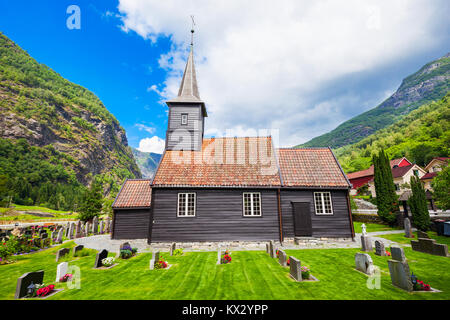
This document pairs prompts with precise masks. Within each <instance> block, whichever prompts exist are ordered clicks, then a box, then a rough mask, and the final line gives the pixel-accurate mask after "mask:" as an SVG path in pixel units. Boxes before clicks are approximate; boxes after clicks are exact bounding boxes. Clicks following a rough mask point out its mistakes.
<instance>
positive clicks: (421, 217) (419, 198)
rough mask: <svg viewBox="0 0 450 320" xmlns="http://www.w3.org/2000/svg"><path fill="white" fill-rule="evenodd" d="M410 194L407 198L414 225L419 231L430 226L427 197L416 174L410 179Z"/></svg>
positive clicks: (425, 229)
mask: <svg viewBox="0 0 450 320" xmlns="http://www.w3.org/2000/svg"><path fill="white" fill-rule="evenodd" d="M410 185H411V191H412V195H411V196H410V197H409V199H408V204H409V207H410V208H411V213H412V217H413V221H414V225H415V226H416V228H417V229H419V230H421V231H427V230H428V229H429V228H430V214H429V212H428V206H427V198H426V194H425V189H424V188H423V185H422V182H421V181H420V179H419V178H418V177H416V176H412V177H411V180H410Z"/></svg>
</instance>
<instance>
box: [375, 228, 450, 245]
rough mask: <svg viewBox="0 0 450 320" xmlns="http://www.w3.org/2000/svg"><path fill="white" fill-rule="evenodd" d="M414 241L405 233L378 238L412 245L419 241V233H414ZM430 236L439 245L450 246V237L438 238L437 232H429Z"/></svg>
mask: <svg viewBox="0 0 450 320" xmlns="http://www.w3.org/2000/svg"><path fill="white" fill-rule="evenodd" d="M413 234H414V239H409V238H406V237H405V234H404V233H397V234H384V235H380V236H377V237H380V238H384V239H387V240H391V241H395V242H398V243H403V244H409V243H411V240H417V232H413ZM428 235H429V236H430V238H431V239H436V242H437V243H442V244H446V245H448V246H450V237H444V236H438V235H437V234H436V232H432V231H428Z"/></svg>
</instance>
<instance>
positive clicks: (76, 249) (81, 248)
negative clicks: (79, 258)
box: [73, 244, 84, 255]
mask: <svg viewBox="0 0 450 320" xmlns="http://www.w3.org/2000/svg"><path fill="white" fill-rule="evenodd" d="M83 249H84V246H83V245H82V244H80V245H78V246H76V247H74V248H73V255H75V253H77V252H78V251H81V250H83Z"/></svg>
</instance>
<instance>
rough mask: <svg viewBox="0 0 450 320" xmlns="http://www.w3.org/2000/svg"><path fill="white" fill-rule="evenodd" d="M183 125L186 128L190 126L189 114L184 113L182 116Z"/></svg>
mask: <svg viewBox="0 0 450 320" xmlns="http://www.w3.org/2000/svg"><path fill="white" fill-rule="evenodd" d="M181 124H182V125H184V126H185V125H187V124H188V115H187V113H183V114H182V115H181Z"/></svg>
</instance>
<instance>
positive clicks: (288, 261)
mask: <svg viewBox="0 0 450 320" xmlns="http://www.w3.org/2000/svg"><path fill="white" fill-rule="evenodd" d="M286 264H287V265H288V266H290V265H291V259H289V258H288V259H287V261H286Z"/></svg>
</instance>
